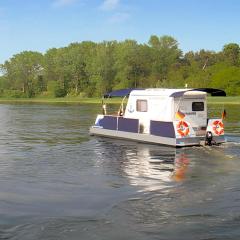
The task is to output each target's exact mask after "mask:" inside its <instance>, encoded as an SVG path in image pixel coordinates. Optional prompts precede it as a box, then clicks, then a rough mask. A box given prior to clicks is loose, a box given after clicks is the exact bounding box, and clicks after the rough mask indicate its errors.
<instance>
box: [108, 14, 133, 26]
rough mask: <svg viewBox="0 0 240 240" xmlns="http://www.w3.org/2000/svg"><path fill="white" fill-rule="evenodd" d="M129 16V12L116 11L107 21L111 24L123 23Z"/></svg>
mask: <svg viewBox="0 0 240 240" xmlns="http://www.w3.org/2000/svg"><path fill="white" fill-rule="evenodd" d="M129 18H130V14H129V13H124V12H122V13H116V14H114V15H113V16H112V17H111V18H110V19H109V22H110V23H113V24H115V23H123V22H126V21H127V20H128V19H129Z"/></svg>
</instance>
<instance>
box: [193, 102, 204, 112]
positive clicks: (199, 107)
mask: <svg viewBox="0 0 240 240" xmlns="http://www.w3.org/2000/svg"><path fill="white" fill-rule="evenodd" d="M192 111H196V112H198V111H204V102H193V103H192Z"/></svg>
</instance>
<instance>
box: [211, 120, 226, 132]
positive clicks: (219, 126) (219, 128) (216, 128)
mask: <svg viewBox="0 0 240 240" xmlns="http://www.w3.org/2000/svg"><path fill="white" fill-rule="evenodd" d="M213 132H214V133H215V134H216V135H218V136H219V135H221V134H223V133H224V125H223V123H222V122H221V121H219V120H216V121H214V122H213Z"/></svg>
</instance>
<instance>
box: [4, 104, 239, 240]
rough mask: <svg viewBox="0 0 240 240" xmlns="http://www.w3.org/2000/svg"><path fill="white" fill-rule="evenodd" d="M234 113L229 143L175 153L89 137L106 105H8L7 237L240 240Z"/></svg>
mask: <svg viewBox="0 0 240 240" xmlns="http://www.w3.org/2000/svg"><path fill="white" fill-rule="evenodd" d="M225 107H226V109H227V112H228V118H227V120H226V135H227V139H228V143H226V144H224V145H222V146H218V147H211V148H209V147H193V148H184V149H174V148H168V147H162V146H154V145H146V144H138V143H133V142H124V141H117V140H109V139H101V138H95V137H89V135H88V128H89V126H90V125H91V124H92V123H93V122H94V119H95V117H96V114H97V112H99V110H100V107H99V106H98V105H37V104H25V105H24V104H19V105H0V239H23V240H30V239H31V240H32V239H34V240H35V239H43V240H48V239H51V240H53V239H56V240H58V239H66V240H71V239H96V240H99V239H103V240H108V239H111V240H112V239H121V240H122V239H131V240H134V239H137V240H141V239H144V240H148V239H171V240H174V239H176V240H181V239H183V240H187V239H224V240H225V239H240V157H239V156H240V112H239V106H225ZM211 111H212V112H217V111H220V110H219V108H218V107H217V106H213V105H212V110H211Z"/></svg>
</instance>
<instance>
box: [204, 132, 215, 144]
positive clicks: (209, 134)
mask: <svg viewBox="0 0 240 240" xmlns="http://www.w3.org/2000/svg"><path fill="white" fill-rule="evenodd" d="M213 143H214V142H213V135H212V132H210V131H207V133H206V137H205V145H207V146H212V145H213Z"/></svg>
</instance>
